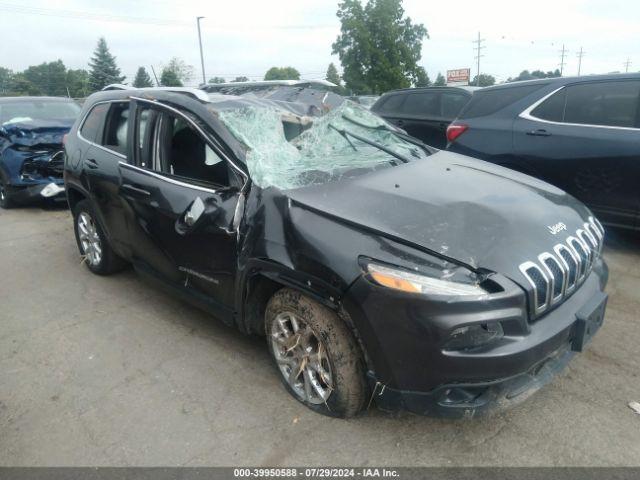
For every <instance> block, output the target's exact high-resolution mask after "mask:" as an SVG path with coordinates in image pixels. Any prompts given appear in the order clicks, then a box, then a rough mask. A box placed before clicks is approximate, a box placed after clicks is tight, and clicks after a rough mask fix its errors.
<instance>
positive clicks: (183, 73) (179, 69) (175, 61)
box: [162, 57, 193, 86]
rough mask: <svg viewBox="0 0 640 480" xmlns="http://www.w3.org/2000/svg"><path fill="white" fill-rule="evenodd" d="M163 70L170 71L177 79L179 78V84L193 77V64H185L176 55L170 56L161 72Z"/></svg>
mask: <svg viewBox="0 0 640 480" xmlns="http://www.w3.org/2000/svg"><path fill="white" fill-rule="evenodd" d="M165 70H170V71H172V72H173V73H174V74H175V76H176V77H177V78H178V80H180V83H181V84H184V83H187V82H188V81H189V80H191V79H192V78H193V66H192V65H187V64H186V63H185V61H184V60H182V59H181V58H178V57H173V58H171V59H170V60H169V63H167V65H165V67H164V68H163V69H162V71H163V72H164V71H165ZM163 85H164V84H163ZM172 86H175V85H172Z"/></svg>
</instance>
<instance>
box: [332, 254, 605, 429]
mask: <svg viewBox="0 0 640 480" xmlns="http://www.w3.org/2000/svg"><path fill="white" fill-rule="evenodd" d="M607 279H608V270H607V267H606V264H605V263H604V261H602V260H601V259H599V260H598V261H597V262H596V263H595V264H594V268H593V271H592V273H591V274H590V275H589V277H588V278H587V279H586V280H585V282H584V283H583V284H582V286H581V287H580V288H579V289H578V290H577V291H576V292H575V293H573V295H571V296H570V297H569V298H567V299H566V300H565V301H564V302H563V303H562V304H560V305H559V306H557V307H556V308H555V309H553V310H551V311H550V312H548V313H547V314H546V315H544V316H543V317H541V318H539V319H537V320H536V321H534V322H532V323H529V322H528V315H527V307H526V301H525V299H524V296H523V295H522V292H521V291H517V290H514V289H511V288H509V287H507V289H506V291H505V292H504V294H500V295H496V296H494V298H492V299H490V300H481V301H475V302H474V301H457V300H456V301H451V302H442V301H440V302H437V301H433V300H432V299H429V298H427V297H425V296H422V295H407V294H399V293H398V292H395V291H391V290H389V289H385V288H382V287H377V286H375V285H372V284H371V283H370V282H368V281H367V280H365V279H364V278H363V279H360V280H358V281H357V282H356V283H355V284H354V285H353V286H352V288H351V289H350V291H349V292H348V295H347V296H346V298H345V308H346V310H347V312H348V313H349V315H350V316H351V319H352V321H353V323H354V325H355V327H356V329H357V330H358V334H359V337H360V340H361V342H362V344H363V348H364V350H365V354H366V357H367V364H368V368H369V380H370V383H371V387H372V391H373V398H374V399H375V401H376V403H377V405H378V406H379V407H380V408H381V409H383V410H389V411H397V410H408V411H411V412H414V413H418V414H425V415H437V416H448V417H471V416H475V415H478V414H482V413H485V412H487V411H489V410H491V409H492V408H495V407H506V406H508V405H511V404H514V403H516V402H518V401H522V400H524V399H525V398H527V397H528V396H530V395H531V394H532V393H534V392H535V391H536V390H538V389H539V388H540V387H542V386H543V385H544V384H546V383H547V382H549V381H550V380H551V379H552V378H553V376H554V375H555V374H557V373H558V372H560V371H561V370H562V369H563V368H564V366H565V365H566V364H567V363H568V362H569V360H570V359H571V358H572V357H573V355H574V353H575V352H573V351H572V345H573V344H575V341H574V340H575V338H576V335H577V332H578V330H579V323H580V322H579V320H578V317H577V315H578V314H579V313H580V312H581V311H582V310H584V306H585V305H587V304H589V303H590V302H592V301H593V300H594V299H597V300H599V301H601V300H602V301H606V300H603V297H606V296H605V295H604V294H603V289H604V286H605V285H606V282H607ZM509 283H512V282H509V281H507V282H506V283H505V285H508V284H509ZM512 285H513V286H515V284H512ZM516 288H517V289H519V287H517V286H516ZM496 320H497V321H500V323H501V325H502V326H503V329H504V337H503V338H502V339H501V340H499V341H497V342H495V343H494V344H491V345H489V346H486V347H483V348H480V349H475V350H471V351H447V350H444V349H443V348H442V345H443V344H444V342H445V341H446V340H447V339H448V338H449V337H448V335H449V333H450V332H451V331H452V329H455V328H456V327H458V326H460V325H469V324H473V323H482V322H487V321H496Z"/></svg>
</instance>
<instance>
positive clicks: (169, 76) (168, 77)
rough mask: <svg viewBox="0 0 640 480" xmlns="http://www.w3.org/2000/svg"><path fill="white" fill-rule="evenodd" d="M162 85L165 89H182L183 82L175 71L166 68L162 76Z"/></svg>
mask: <svg viewBox="0 0 640 480" xmlns="http://www.w3.org/2000/svg"><path fill="white" fill-rule="evenodd" d="M160 85H162V86H163V87H182V82H181V81H180V77H178V74H177V73H176V72H175V71H174V70H171V69H170V68H167V67H164V68H163V69H162V74H161V75H160Z"/></svg>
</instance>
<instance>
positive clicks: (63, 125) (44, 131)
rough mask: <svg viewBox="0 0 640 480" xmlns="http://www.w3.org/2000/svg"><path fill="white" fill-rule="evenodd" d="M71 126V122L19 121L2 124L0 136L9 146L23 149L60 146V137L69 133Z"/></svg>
mask: <svg viewBox="0 0 640 480" xmlns="http://www.w3.org/2000/svg"><path fill="white" fill-rule="evenodd" d="M72 125H73V120H69V121H44V120H19V121H16V122H11V123H4V124H2V126H0V135H1V136H2V137H4V138H5V139H6V140H8V142H9V143H11V144H14V145H22V146H25V147H31V146H34V145H54V144H62V137H63V136H64V135H65V134H66V133H68V132H69V130H70V129H71V126H72Z"/></svg>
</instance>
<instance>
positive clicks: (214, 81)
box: [209, 77, 227, 83]
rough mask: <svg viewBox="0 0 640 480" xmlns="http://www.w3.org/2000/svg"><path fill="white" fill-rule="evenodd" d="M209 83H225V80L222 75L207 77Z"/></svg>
mask: <svg viewBox="0 0 640 480" xmlns="http://www.w3.org/2000/svg"><path fill="white" fill-rule="evenodd" d="M209 83H227V81H226V80H225V79H224V78H222V77H213V78H210V79H209Z"/></svg>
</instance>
